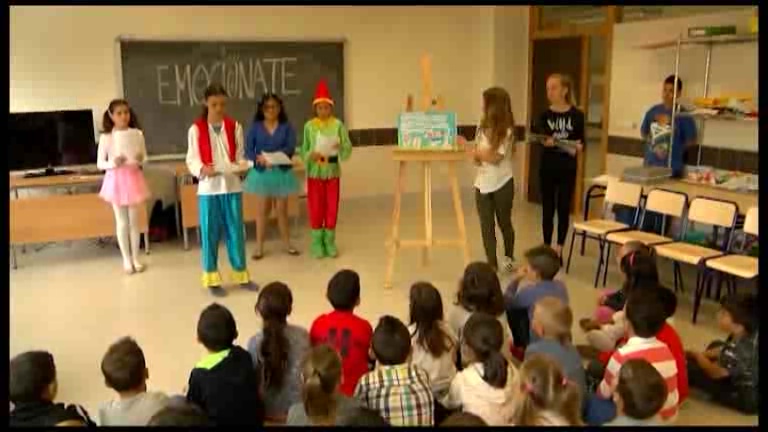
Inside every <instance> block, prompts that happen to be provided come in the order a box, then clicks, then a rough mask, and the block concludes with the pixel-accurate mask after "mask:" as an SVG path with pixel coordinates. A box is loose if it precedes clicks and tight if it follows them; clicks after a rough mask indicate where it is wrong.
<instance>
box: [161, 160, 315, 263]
mask: <svg viewBox="0 0 768 432" xmlns="http://www.w3.org/2000/svg"><path fill="white" fill-rule="evenodd" d="M174 170H175V173H176V186H177V193H178V200H177V201H176V230H177V233H178V234H180V235H182V236H183V238H184V249H185V250H187V249H189V234H188V230H189V229H191V228H195V230H196V233H197V241H198V243H199V242H200V232H199V225H200V213H199V211H198V204H197V185H196V184H195V183H194V176H193V175H192V174H191V173H190V172H189V170H188V169H187V165H186V163H184V162H179V163H178V164H176V165H175V166H174ZM293 173H294V175H296V178H297V180H298V181H299V185H301V187H303V184H304V177H305V170H304V165H303V164H302V163H301V162H299V161H298V160H296V159H295V160H294V165H293ZM302 196H303V192H300V193H298V194H295V195H292V196H289V197H288V215H289V216H292V217H293V220H294V228H298V222H299V216H300V215H301V206H300V205H299V198H300V197H302ZM275 210H276V209H275V207H273V208H272V209H271V210H270V214H269V217H270V219H275V218H277V213H276V211H275ZM243 222H244V223H249V222H254V223H255V222H256V196H255V195H254V194H250V193H243ZM294 231H295V230H294Z"/></svg>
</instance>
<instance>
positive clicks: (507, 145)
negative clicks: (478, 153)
mask: <svg viewBox="0 0 768 432" xmlns="http://www.w3.org/2000/svg"><path fill="white" fill-rule="evenodd" d="M512 145H514V137H513V135H512V129H509V130H507V137H506V138H505V139H504V142H503V143H502V144H501V145H500V146H499V148H498V150H497V152H498V154H500V155H502V156H503V158H502V159H501V160H500V161H499V162H497V163H495V164H492V163H488V162H480V166H478V167H477V175H476V176H475V188H477V189H478V190H479V191H480V193H481V194H488V193H491V192H496V191H497V190H499V189H501V188H502V187H503V186H504V185H505V184H507V182H508V181H509V180H510V179H511V178H512V175H513V173H512V159H511V155H512V151H511V146H512ZM475 146H477V147H478V148H481V149H487V148H491V143H490V141H489V140H488V139H487V138H486V137H485V134H484V133H483V130H482V129H480V127H478V128H477V135H476V136H475Z"/></svg>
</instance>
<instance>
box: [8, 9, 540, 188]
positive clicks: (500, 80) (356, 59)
mask: <svg viewBox="0 0 768 432" xmlns="http://www.w3.org/2000/svg"><path fill="white" fill-rule="evenodd" d="M10 9H11V14H10V18H11V19H10V27H11V36H10V54H11V56H10V61H11V69H10V77H11V81H10V106H9V108H10V111H12V112H18V111H35V110H56V109H76V108H80V109H83V108H85V109H92V110H94V115H95V116H96V117H97V122H98V121H99V117H100V115H101V113H102V112H103V110H104V109H105V107H106V104H107V102H108V101H109V100H110V99H112V98H114V97H116V96H117V95H118V94H119V93H118V91H119V89H118V83H117V80H116V76H117V74H116V72H117V70H118V68H119V63H118V60H117V58H116V53H115V47H116V44H115V38H116V37H118V36H119V35H133V36H142V37H163V38H173V37H185V38H194V37H199V38H201V39H208V40H216V39H232V38H241V39H269V38H277V39H307V40H310V39H322V38H325V39H327V38H345V39H346V41H347V44H346V51H345V98H346V100H345V103H346V107H347V109H346V116H347V119H346V120H347V123H348V126H349V127H350V128H353V129H361V128H387V127H394V125H395V119H396V117H397V114H398V113H399V112H400V110H401V109H402V107H403V105H404V101H405V97H406V95H407V94H408V93H414V94H418V92H419V91H420V89H421V86H420V81H419V80H420V78H419V58H420V56H421V55H422V54H423V53H430V54H431V55H432V63H433V75H434V89H435V92H436V93H437V94H440V95H442V96H443V97H444V98H445V100H446V104H447V105H448V107H449V108H450V109H452V110H455V111H456V112H457V115H458V121H459V123H460V124H476V123H477V121H478V120H479V116H480V109H481V105H480V104H481V101H480V94H481V92H482V90H483V89H485V88H487V87H489V86H491V85H495V84H500V85H503V86H505V87H507V88H508V89H509V90H510V93H511V94H512V98H513V105H514V109H515V116H516V118H519V119H524V118H525V105H526V100H527V96H526V93H525V91H526V82H527V78H526V76H527V63H528V62H527V49H528V37H527V35H528V33H527V23H528V7H527V6H504V7H493V6H451V7H442V6H441V7H435V6H432V7H421V6H419V7H417V6H408V7H407V6H397V7H395V6H389V7H384V6H355V7H341V6H240V7H234V6H216V7H212V6H176V7H170V6H154V7H148V6H73V7H72V6H35V7H32V6H13V7H11V8H10ZM97 126H98V123H97ZM389 151H390V150H389V148H386V147H384V148H382V147H363V148H356V149H355V151H354V155H353V158H352V159H351V160H350V162H349V163H348V164H346V166H345V167H344V171H345V174H344V181H343V182H342V183H343V185H344V186H343V188H344V190H343V194H344V196H345V197H354V196H366V195H374V194H379V193H392V189H393V187H394V182H395V168H394V167H395V165H394V163H392V162H391V161H390V160H389V155H388V152H389ZM461 174H462V183H463V185H465V186H468V185H471V181H472V174H471V167H467V169H466V170H464V171H462V173H461ZM409 178H410V179H412V180H409V185H408V186H409V190H416V188H417V187H418V186H419V185H420V180H419V179H418V177H417V176H415V175H414V176H409ZM435 187H436V188H441V187H443V184H441V183H440V182H439V181H437V180H436V181H435Z"/></svg>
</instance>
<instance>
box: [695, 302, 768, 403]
mask: <svg viewBox="0 0 768 432" xmlns="http://www.w3.org/2000/svg"><path fill="white" fill-rule="evenodd" d="M717 318H718V324H719V326H720V329H722V330H723V331H726V332H728V338H727V339H726V340H725V341H724V342H723V341H714V342H712V343H710V344H709V346H707V349H706V351H704V352H688V353H686V357H687V359H688V378H689V379H690V382H691V387H694V388H698V389H701V390H703V391H704V392H705V393H706V394H707V395H708V396H709V397H710V398H712V399H713V400H714V401H715V402H717V403H719V404H721V405H724V406H727V407H729V408H734V409H736V410H739V411H741V412H744V413H746V414H757V412H758V401H759V397H758V370H759V362H758V351H759V350H758V339H759V335H758V334H759V323H760V318H759V306H758V303H757V299H756V298H755V297H753V296H744V297H738V296H729V297H727V298H726V299H725V300H724V301H723V303H722V307H721V309H720V311H719V312H718V317H717Z"/></svg>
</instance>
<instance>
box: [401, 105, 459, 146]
mask: <svg viewBox="0 0 768 432" xmlns="http://www.w3.org/2000/svg"><path fill="white" fill-rule="evenodd" d="M456 134H457V132H456V113H453V112H446V111H429V112H405V113H402V114H400V117H399V118H398V120H397V146H398V147H399V148H401V149H413V150H456V149H457V146H456Z"/></svg>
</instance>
